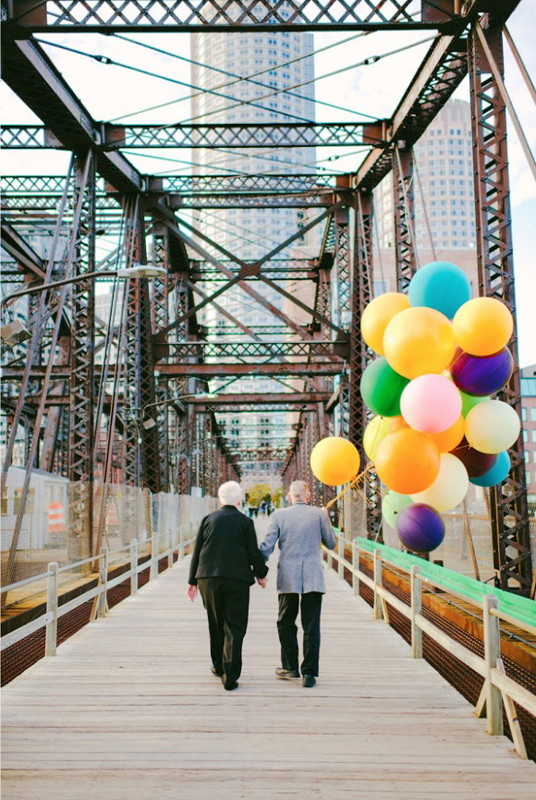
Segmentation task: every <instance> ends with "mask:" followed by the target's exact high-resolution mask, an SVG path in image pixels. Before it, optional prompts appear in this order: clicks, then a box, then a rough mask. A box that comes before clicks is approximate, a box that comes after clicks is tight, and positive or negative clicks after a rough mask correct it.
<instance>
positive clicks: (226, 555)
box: [188, 481, 268, 690]
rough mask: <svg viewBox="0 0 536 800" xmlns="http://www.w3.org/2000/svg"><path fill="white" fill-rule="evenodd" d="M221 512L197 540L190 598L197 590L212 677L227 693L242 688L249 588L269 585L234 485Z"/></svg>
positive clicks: (225, 487) (222, 495)
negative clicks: (204, 614) (205, 622)
mask: <svg viewBox="0 0 536 800" xmlns="http://www.w3.org/2000/svg"><path fill="white" fill-rule="evenodd" d="M218 497H219V499H220V504H221V506H222V507H221V508H220V509H219V510H218V511H213V512H212V514H209V515H208V516H206V517H205V518H204V519H203V520H202V522H201V526H200V528H199V532H198V534H197V538H196V541H195V547H194V552H193V555H192V562H191V564H190V577H189V581H188V583H189V584H190V585H189V586H188V597H189V598H190V600H192V601H194V600H195V598H196V596H197V588H198V587H199V591H200V592H201V597H202V598H203V605H204V606H205V608H206V611H207V617H208V627H209V633H210V655H211V657H212V672H213V674H214V675H218V676H219V677H221V680H222V683H223V686H224V688H225V689H228V690H232V689H235V688H236V687H237V686H238V678H239V677H240V673H241V671H242V642H243V640H244V636H245V635H246V630H247V625H248V612H249V588H250V586H251V585H252V584H253V583H255V578H256V579H257V583H258V584H259V585H260V586H262V588H263V589H264V587H265V586H266V581H267V578H266V575H267V573H268V567H267V566H266V564H265V558H264V556H263V554H262V553H261V552H260V550H259V548H258V545H257V536H256V534H255V528H254V525H253V522H252V521H251V520H250V519H249V518H248V517H246V516H245V514H242V513H241V511H240V510H239V506H240V503H241V501H242V489H241V488H240V485H239V484H238V483H236V482H235V481H228V482H227V483H223V484H222V485H221V486H220V488H219V489H218Z"/></svg>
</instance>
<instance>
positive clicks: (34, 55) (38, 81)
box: [2, 3, 145, 192]
mask: <svg viewBox="0 0 536 800" xmlns="http://www.w3.org/2000/svg"><path fill="white" fill-rule="evenodd" d="M17 5H18V4H17V3H15V6H17ZM19 7H20V4H19ZM41 8H42V9H43V12H45V11H46V9H45V8H44V6H42V7H41ZM12 32H13V31H12ZM3 33H4V36H3V47H2V73H3V74H2V77H3V79H4V81H5V82H6V83H7V85H8V86H9V87H10V88H11V89H12V90H13V91H14V92H15V93H16V94H17V95H18V96H19V97H20V99H21V100H22V101H23V102H24V103H25V104H26V105H27V106H28V107H29V108H30V109H31V110H32V111H33V112H34V113H35V114H37V116H38V117H39V118H40V119H41V120H42V121H43V122H44V123H45V125H46V126H47V128H48V129H49V131H50V133H51V134H52V135H53V136H54V137H55V138H56V139H57V142H58V144H60V143H61V146H63V147H65V148H67V149H69V150H72V151H73V152H74V153H76V154H77V155H81V156H83V155H84V154H85V153H86V152H87V150H88V149H93V151H94V152H95V160H96V168H97V171H98V172H99V173H100V174H101V175H102V176H103V177H104V178H106V180H107V181H108V182H109V183H111V184H112V186H114V187H115V188H116V189H117V190H118V191H124V192H133V191H140V190H142V189H144V188H145V180H144V179H143V178H142V176H141V175H140V173H139V172H138V171H137V169H136V168H135V167H133V166H132V164H130V163H129V162H128V161H127V159H126V158H125V157H124V156H123V155H121V153H107V152H104V150H103V149H102V147H101V145H102V136H101V132H100V128H99V125H98V124H97V123H96V122H95V121H94V120H93V119H92V117H91V115H90V113H89V112H88V110H87V109H86V108H85V107H84V106H83V104H82V103H81V102H80V100H79V99H78V98H77V97H76V95H75V94H74V92H73V91H72V89H71V88H70V86H69V85H68V84H67V83H66V81H65V80H64V78H63V76H62V75H61V73H60V72H59V71H58V70H57V69H56V67H55V66H54V64H53V63H52V61H51V60H50V59H49V58H48V56H47V55H46V53H45V52H44V50H43V49H42V48H41V47H40V46H39V45H38V44H37V42H35V41H32V40H29V39H27V40H19V41H15V40H12V39H11V38H10V26H9V24H6V23H4V30H3Z"/></svg>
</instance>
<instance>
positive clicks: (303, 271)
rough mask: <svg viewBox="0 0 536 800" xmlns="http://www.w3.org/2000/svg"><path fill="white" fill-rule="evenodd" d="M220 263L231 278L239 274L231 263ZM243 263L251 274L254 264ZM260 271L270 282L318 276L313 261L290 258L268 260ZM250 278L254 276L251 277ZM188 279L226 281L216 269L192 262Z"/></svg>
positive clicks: (201, 262)
mask: <svg viewBox="0 0 536 800" xmlns="http://www.w3.org/2000/svg"><path fill="white" fill-rule="evenodd" d="M220 263H222V264H225V265H227V266H228V267H229V268H230V271H231V273H232V274H233V277H234V275H235V274H236V275H238V274H239V272H240V270H239V269H238V268H237V267H236V264H235V263H234V262H233V261H229V262H226V261H225V260H223V259H222V260H221V262H220ZM244 263H245V264H246V271H247V270H250V271H251V272H252V273H253V271H254V264H255V262H254V261H252V260H251V259H248V260H247V261H245V262H244ZM262 271H263V274H265V275H267V276H268V277H270V278H271V279H272V280H286V281H296V280H307V281H314V280H316V279H317V275H318V272H317V268H316V265H315V261H314V260H312V259H298V258H291V259H286V260H285V259H277V258H274V259H270V261H269V262H268V263H267V264H265V265H263V270H262ZM251 277H254V276H253V275H252V276H251ZM190 278H191V280H192V281H210V282H211V283H212V282H214V281H224V280H228V277H227V276H226V275H224V274H223V273H222V272H220V270H219V269H218V268H217V267H215V266H214V265H212V264H211V263H209V262H207V261H192V262H191V268H190Z"/></svg>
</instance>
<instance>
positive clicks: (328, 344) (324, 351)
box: [162, 340, 348, 363]
mask: <svg viewBox="0 0 536 800" xmlns="http://www.w3.org/2000/svg"><path fill="white" fill-rule="evenodd" d="M162 347H163V348H164V347H165V348H166V349H167V350H168V351H169V355H171V354H172V355H173V356H174V358H177V359H181V360H186V359H187V358H190V359H191V358H193V357H194V356H197V357H198V358H217V359H218V362H219V363H223V362H222V359H226V358H233V359H242V358H279V357H284V356H293V357H294V356H301V357H303V358H308V357H316V356H331V355H336V356H340V357H344V356H345V355H346V354H347V352H348V347H347V344H346V343H345V342H343V341H329V340H320V341H315V340H306V341H290V342H285V341H280V342H266V341H264V342H244V341H238V342H204V341H189V342H187V341H186V342H185V341H179V342H175V343H172V342H170V343H168V344H167V345H165V346H162ZM162 352H164V350H162Z"/></svg>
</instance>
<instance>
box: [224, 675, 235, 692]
mask: <svg viewBox="0 0 536 800" xmlns="http://www.w3.org/2000/svg"><path fill="white" fill-rule="evenodd" d="M222 683H223V688H224V689H226V690H227V691H228V692H232V691H233V689H236V687H237V686H238V681H226V680H224V679H223V678H222Z"/></svg>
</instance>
